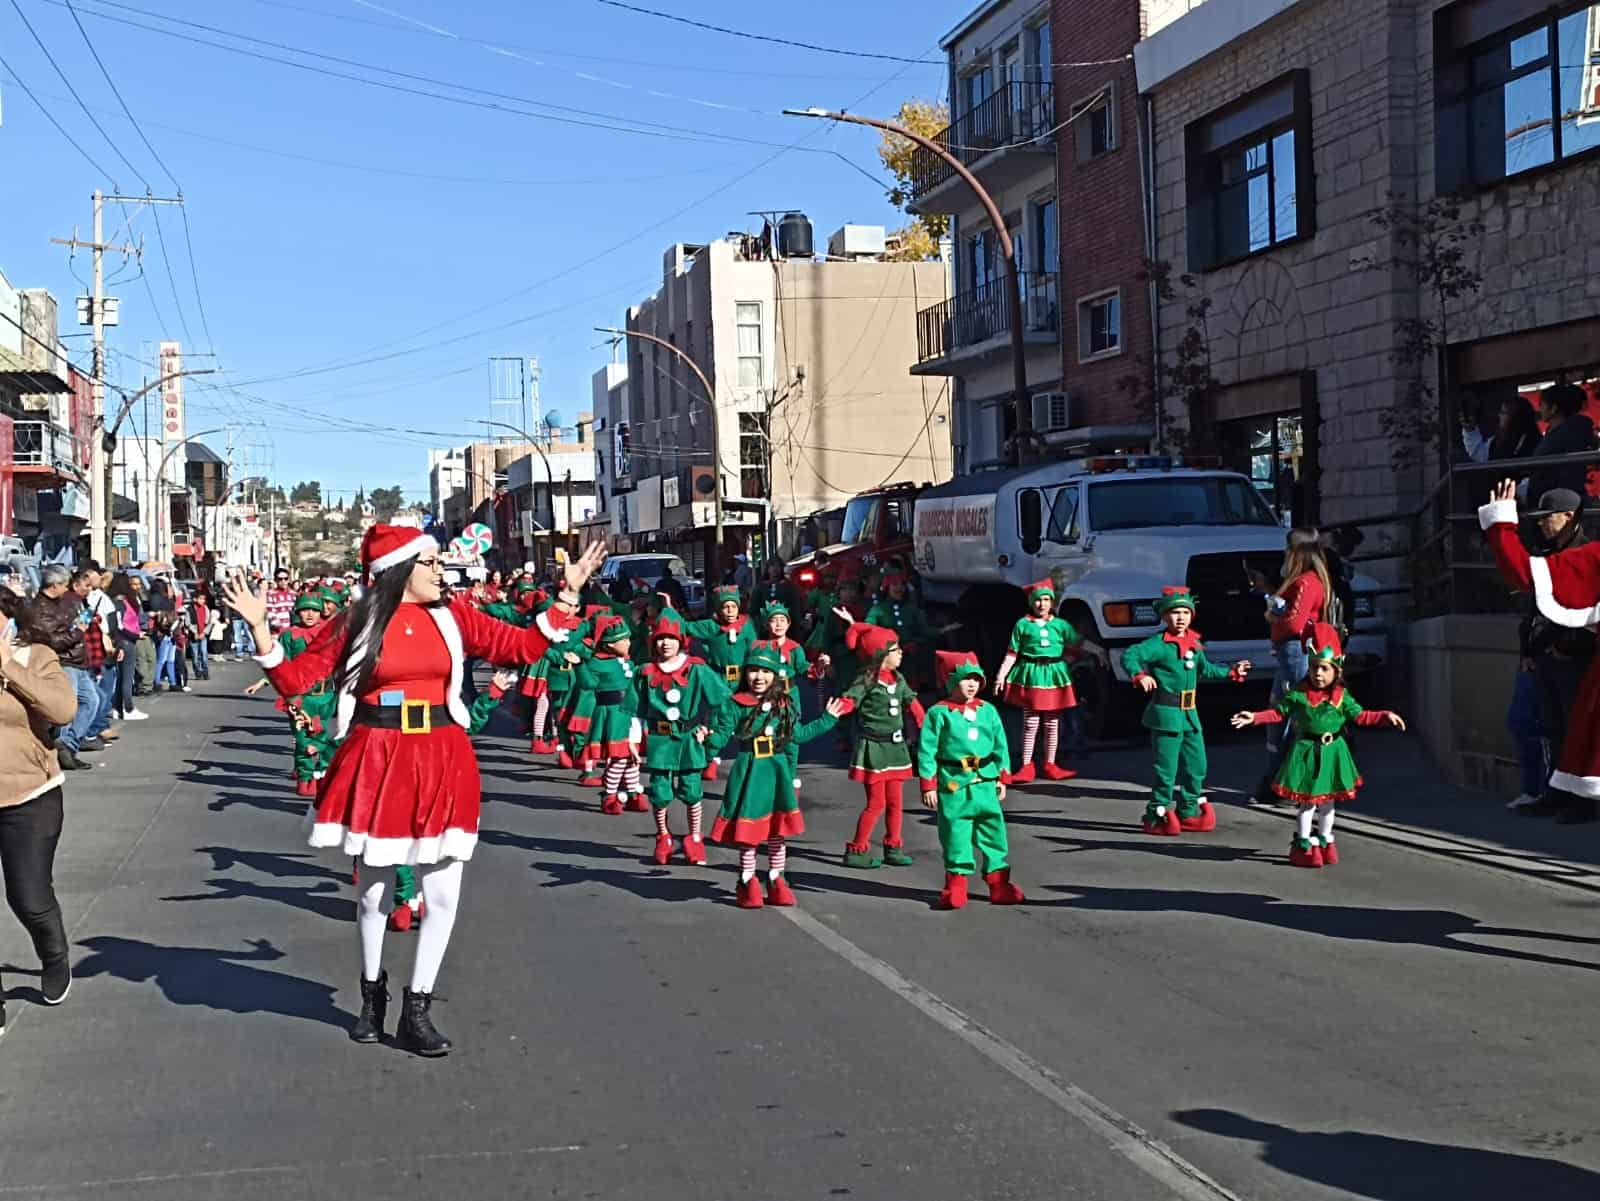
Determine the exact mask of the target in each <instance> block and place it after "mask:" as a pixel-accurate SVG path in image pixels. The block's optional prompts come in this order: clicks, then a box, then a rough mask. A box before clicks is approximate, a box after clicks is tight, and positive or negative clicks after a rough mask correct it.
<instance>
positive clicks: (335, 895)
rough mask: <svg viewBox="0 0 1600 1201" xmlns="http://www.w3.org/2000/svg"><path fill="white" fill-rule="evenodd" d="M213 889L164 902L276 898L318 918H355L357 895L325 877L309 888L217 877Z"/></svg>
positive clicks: (335, 919) (274, 899) (281, 902)
mask: <svg viewBox="0 0 1600 1201" xmlns="http://www.w3.org/2000/svg"><path fill="white" fill-rule="evenodd" d="M206 886H207V887H208V888H210V889H211V890H212V891H211V892H197V893H189V894H186V895H184V896H174V897H162V898H161V899H162V900H163V901H237V900H239V899H240V898H248V899H251V900H256V901H275V902H277V903H278V904H280V905H288V906H289V907H290V908H293V909H302V910H304V911H305V912H307V913H314V914H316V915H317V916H318V917H326V918H331V919H333V920H334V921H336V922H349V921H354V920H355V903H354V900H353V898H352V897H351V896H350V895H348V894H344V893H343V890H342V889H341V888H340V886H339V885H338V884H335V883H334V882H333V881H331V880H321V881H318V882H317V883H316V884H314V885H312V886H311V887H309V888H297V887H294V886H292V885H272V884H256V883H253V882H251V881H249V880H229V879H226V878H214V879H210V880H207V881H206Z"/></svg>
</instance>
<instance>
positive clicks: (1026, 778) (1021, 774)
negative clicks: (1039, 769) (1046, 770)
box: [1011, 763, 1033, 784]
mask: <svg viewBox="0 0 1600 1201" xmlns="http://www.w3.org/2000/svg"><path fill="white" fill-rule="evenodd" d="M1011 783H1012V784H1032V783H1033V764H1031V763H1024V764H1023V765H1022V766H1021V767H1019V768H1017V770H1016V771H1014V772H1012V773H1011Z"/></svg>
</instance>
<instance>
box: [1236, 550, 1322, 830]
mask: <svg viewBox="0 0 1600 1201" xmlns="http://www.w3.org/2000/svg"><path fill="white" fill-rule="evenodd" d="M1282 574H1283V583H1282V584H1280V585H1279V586H1278V590H1277V591H1276V592H1274V593H1273V594H1272V595H1270V596H1269V597H1267V612H1266V621H1267V625H1268V627H1269V631H1268V637H1270V638H1271V639H1272V657H1273V660H1274V662H1275V663H1276V667H1275V668H1274V670H1273V674H1272V696H1271V699H1270V701H1269V702H1268V707H1269V708H1270V707H1272V706H1274V705H1276V704H1277V703H1278V702H1279V701H1280V700H1282V699H1283V697H1284V695H1285V694H1286V693H1287V692H1288V691H1289V690H1290V689H1291V688H1293V687H1294V686H1295V685H1296V684H1298V683H1299V682H1300V681H1301V680H1303V679H1304V678H1305V675H1306V648H1305V642H1304V639H1303V637H1302V635H1303V634H1304V633H1305V631H1306V629H1307V628H1308V627H1310V626H1312V625H1314V624H1315V623H1317V622H1319V621H1327V620H1328V598H1329V597H1331V596H1332V595H1333V582H1332V581H1331V580H1330V579H1329V578H1328V567H1327V564H1326V563H1324V562H1323V559H1322V549H1321V544H1320V542H1319V540H1318V534H1317V531H1316V530H1314V529H1294V530H1290V531H1289V546H1288V550H1287V551H1286V552H1285V553H1284V556H1283V572H1282ZM1289 729H1290V727H1289V726H1288V725H1287V724H1284V725H1276V726H1268V727H1267V754H1268V756H1269V757H1270V759H1271V762H1270V763H1269V765H1268V767H1267V772H1266V774H1265V775H1264V776H1263V777H1262V778H1261V782H1260V783H1259V784H1258V785H1257V786H1256V791H1255V803H1256V804H1258V805H1274V804H1276V803H1277V798H1276V797H1275V796H1274V795H1273V792H1272V781H1273V779H1274V777H1275V776H1276V775H1277V773H1278V765H1279V764H1280V763H1281V762H1282V761H1283V756H1284V752H1285V751H1286V750H1287V748H1288V738H1289Z"/></svg>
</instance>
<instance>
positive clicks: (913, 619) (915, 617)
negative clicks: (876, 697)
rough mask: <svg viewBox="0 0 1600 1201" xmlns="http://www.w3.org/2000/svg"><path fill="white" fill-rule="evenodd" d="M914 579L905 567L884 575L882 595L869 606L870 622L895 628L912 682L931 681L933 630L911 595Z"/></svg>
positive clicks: (867, 617)
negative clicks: (909, 575)
mask: <svg viewBox="0 0 1600 1201" xmlns="http://www.w3.org/2000/svg"><path fill="white" fill-rule="evenodd" d="M910 585H911V581H910V580H909V579H908V578H907V577H906V574H905V572H903V571H891V572H890V573H889V574H888V575H886V576H884V577H883V595H882V596H880V597H879V598H878V602H877V603H876V604H875V605H873V606H872V608H870V609H868V610H867V616H866V621H867V624H868V625H875V626H882V627H883V628H884V629H887V630H893V631H894V632H895V635H896V637H898V638H899V639H900V646H901V648H902V649H903V650H904V651H905V656H906V675H907V676H909V677H910V679H911V681H912V683H913V684H915V685H917V686H919V687H920V686H922V685H924V684H926V683H927V682H928V673H929V669H930V668H931V667H932V659H933V656H932V650H933V640H934V631H933V627H931V626H930V625H929V624H928V619H927V617H926V616H925V615H924V614H923V612H922V610H921V609H919V608H918V607H917V605H916V602H914V601H913V600H912V599H911V597H910V595H909V589H910Z"/></svg>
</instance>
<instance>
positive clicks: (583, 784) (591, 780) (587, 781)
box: [578, 769, 605, 788]
mask: <svg viewBox="0 0 1600 1201" xmlns="http://www.w3.org/2000/svg"><path fill="white" fill-rule="evenodd" d="M604 783H605V780H604V778H602V777H600V776H597V775H595V774H594V773H593V772H592V771H589V770H587V769H585V770H584V773H583V774H582V775H581V776H579V777H578V787H579V788H599V787H600V785H602V784H604Z"/></svg>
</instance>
